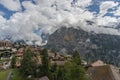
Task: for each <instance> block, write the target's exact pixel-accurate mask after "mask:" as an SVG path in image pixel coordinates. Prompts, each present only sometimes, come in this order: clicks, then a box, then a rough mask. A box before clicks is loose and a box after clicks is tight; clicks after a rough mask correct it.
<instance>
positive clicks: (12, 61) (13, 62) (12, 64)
mask: <svg viewBox="0 0 120 80" xmlns="http://www.w3.org/2000/svg"><path fill="white" fill-rule="evenodd" d="M15 64H16V57H15V56H13V57H12V60H11V67H12V68H15V67H16V65H15Z"/></svg>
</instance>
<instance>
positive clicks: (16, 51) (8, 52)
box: [0, 41, 72, 70]
mask: <svg viewBox="0 0 120 80" xmlns="http://www.w3.org/2000/svg"><path fill="white" fill-rule="evenodd" d="M28 48H30V49H31V50H32V51H33V52H34V53H33V54H35V55H36V56H35V59H36V61H37V63H38V64H41V55H40V52H41V51H42V50H43V48H41V47H38V46H28V45H22V46H20V45H18V44H12V43H10V42H9V41H0V70H1V69H8V68H9V67H10V65H11V59H12V57H13V56H15V57H16V64H15V65H16V67H17V68H19V67H20V66H21V64H20V63H21V60H22V58H23V55H24V54H25V51H26V50H27V49H28ZM47 53H48V57H49V60H50V63H51V64H57V65H63V64H64V63H66V62H67V61H70V60H71V57H72V56H71V55H60V54H59V53H53V52H52V51H51V50H47Z"/></svg>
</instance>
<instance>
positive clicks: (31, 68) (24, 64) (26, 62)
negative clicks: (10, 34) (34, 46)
mask: <svg viewBox="0 0 120 80" xmlns="http://www.w3.org/2000/svg"><path fill="white" fill-rule="evenodd" d="M34 57H35V56H34V53H33V52H32V51H31V50H30V49H28V50H27V51H26V52H25V54H24V56H23V59H22V61H21V68H20V70H21V73H22V74H24V75H26V76H28V75H32V76H34V75H35V73H36V69H37V63H36V60H35V59H34Z"/></svg>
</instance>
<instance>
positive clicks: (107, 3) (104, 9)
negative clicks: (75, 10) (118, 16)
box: [99, 1, 118, 16]
mask: <svg viewBox="0 0 120 80" xmlns="http://www.w3.org/2000/svg"><path fill="white" fill-rule="evenodd" d="M117 5H118V2H114V1H104V2H102V3H101V5H100V12H99V16H104V15H105V14H106V13H107V10H108V9H110V8H113V7H115V6H117Z"/></svg>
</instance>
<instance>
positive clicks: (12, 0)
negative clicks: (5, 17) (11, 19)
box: [0, 0, 21, 11]
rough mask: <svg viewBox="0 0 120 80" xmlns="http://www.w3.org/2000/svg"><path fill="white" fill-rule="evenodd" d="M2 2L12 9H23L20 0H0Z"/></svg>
mask: <svg viewBox="0 0 120 80" xmlns="http://www.w3.org/2000/svg"><path fill="white" fill-rule="evenodd" d="M0 4H2V5H3V6H4V7H6V8H7V9H9V10H11V11H19V10H21V5H20V1H19V0H0Z"/></svg>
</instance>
